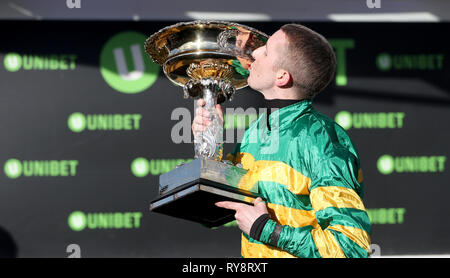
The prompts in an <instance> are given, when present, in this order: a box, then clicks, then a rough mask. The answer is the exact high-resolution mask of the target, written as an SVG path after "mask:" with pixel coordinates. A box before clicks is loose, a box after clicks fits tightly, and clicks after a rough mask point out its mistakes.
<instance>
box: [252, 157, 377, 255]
mask: <svg viewBox="0 0 450 278" xmlns="http://www.w3.org/2000/svg"><path fill="white" fill-rule="evenodd" d="M313 165H314V167H315V169H314V171H313V172H314V173H315V174H314V176H313V177H312V178H311V185H310V188H309V189H310V200H311V205H312V208H313V211H314V213H315V216H316V219H317V225H313V226H311V225H310V226H306V227H301V228H294V227H291V226H288V225H284V226H282V230H281V233H280V236H279V239H278V241H277V243H276V247H278V248H281V249H282V250H284V251H287V252H289V253H291V254H293V255H295V256H298V257H328V258H329V257H334V258H336V257H337V258H339V257H341V258H343V257H347V258H355V257H356V258H361V257H368V256H369V253H368V250H369V245H370V233H371V226H370V221H369V217H368V215H367V213H366V211H365V208H364V204H363V202H362V199H361V197H360V194H361V191H362V189H361V188H362V187H361V185H362V175H361V171H360V169H359V161H358V159H357V158H356V157H355V156H354V155H352V154H350V153H348V152H342V153H333V154H332V155H328V156H327V157H326V158H323V159H320V160H319V161H317V162H315V163H314V164H313ZM275 225H276V222H275V221H273V220H269V222H267V224H266V225H265V226H264V229H263V232H262V234H261V237H260V241H262V242H264V243H266V244H270V241H271V237H272V233H273V232H274V230H275Z"/></svg>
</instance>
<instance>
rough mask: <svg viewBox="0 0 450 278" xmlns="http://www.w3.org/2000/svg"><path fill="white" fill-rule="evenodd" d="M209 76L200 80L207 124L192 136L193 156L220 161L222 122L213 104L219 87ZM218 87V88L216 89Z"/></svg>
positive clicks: (215, 102)
mask: <svg viewBox="0 0 450 278" xmlns="http://www.w3.org/2000/svg"><path fill="white" fill-rule="evenodd" d="M215 83H217V82H213V81H212V80H211V79H209V78H205V79H202V80H201V85H202V91H203V99H204V100H205V102H206V104H205V106H204V109H205V110H207V111H208V113H209V120H210V121H211V124H209V125H208V126H207V127H206V129H205V130H204V131H203V132H199V133H197V134H196V135H195V136H194V147H195V158H199V157H202V158H210V159H214V160H218V161H220V160H221V159H222V150H223V123H222V122H221V120H220V118H219V116H218V115H217V113H216V110H215V106H216V104H217V97H218V95H219V91H220V88H218V87H217V86H216V84H215ZM217 89H219V90H217Z"/></svg>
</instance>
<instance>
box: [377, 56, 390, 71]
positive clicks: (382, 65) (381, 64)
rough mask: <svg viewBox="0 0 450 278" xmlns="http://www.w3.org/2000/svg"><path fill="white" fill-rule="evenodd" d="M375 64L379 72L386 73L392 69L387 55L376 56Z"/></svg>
mask: <svg viewBox="0 0 450 278" xmlns="http://www.w3.org/2000/svg"><path fill="white" fill-rule="evenodd" d="M376 64H377V67H378V69H379V70H382V71H388V70H390V69H391V68H392V58H391V55H389V54H387V53H381V54H379V55H378V56H377V60H376Z"/></svg>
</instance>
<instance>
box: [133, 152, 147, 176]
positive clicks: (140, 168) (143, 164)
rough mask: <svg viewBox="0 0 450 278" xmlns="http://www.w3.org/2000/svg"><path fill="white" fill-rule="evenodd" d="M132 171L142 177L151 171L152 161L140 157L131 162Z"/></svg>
mask: <svg viewBox="0 0 450 278" xmlns="http://www.w3.org/2000/svg"><path fill="white" fill-rule="evenodd" d="M131 172H132V173H133V175H135V176H136V177H138V178H142V177H145V176H147V175H148V173H150V163H149V162H148V160H147V159H145V158H143V157H138V158H136V159H135V160H133V162H132V163H131Z"/></svg>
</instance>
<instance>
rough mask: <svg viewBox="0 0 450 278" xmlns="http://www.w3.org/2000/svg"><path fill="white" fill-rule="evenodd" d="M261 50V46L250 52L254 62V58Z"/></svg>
mask: <svg viewBox="0 0 450 278" xmlns="http://www.w3.org/2000/svg"><path fill="white" fill-rule="evenodd" d="M261 48H263V46H260V47H258V48H257V49H255V50H253V52H252V57H253V59H255V60H256V56H257V55H258V53H259V52H260V50H261Z"/></svg>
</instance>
